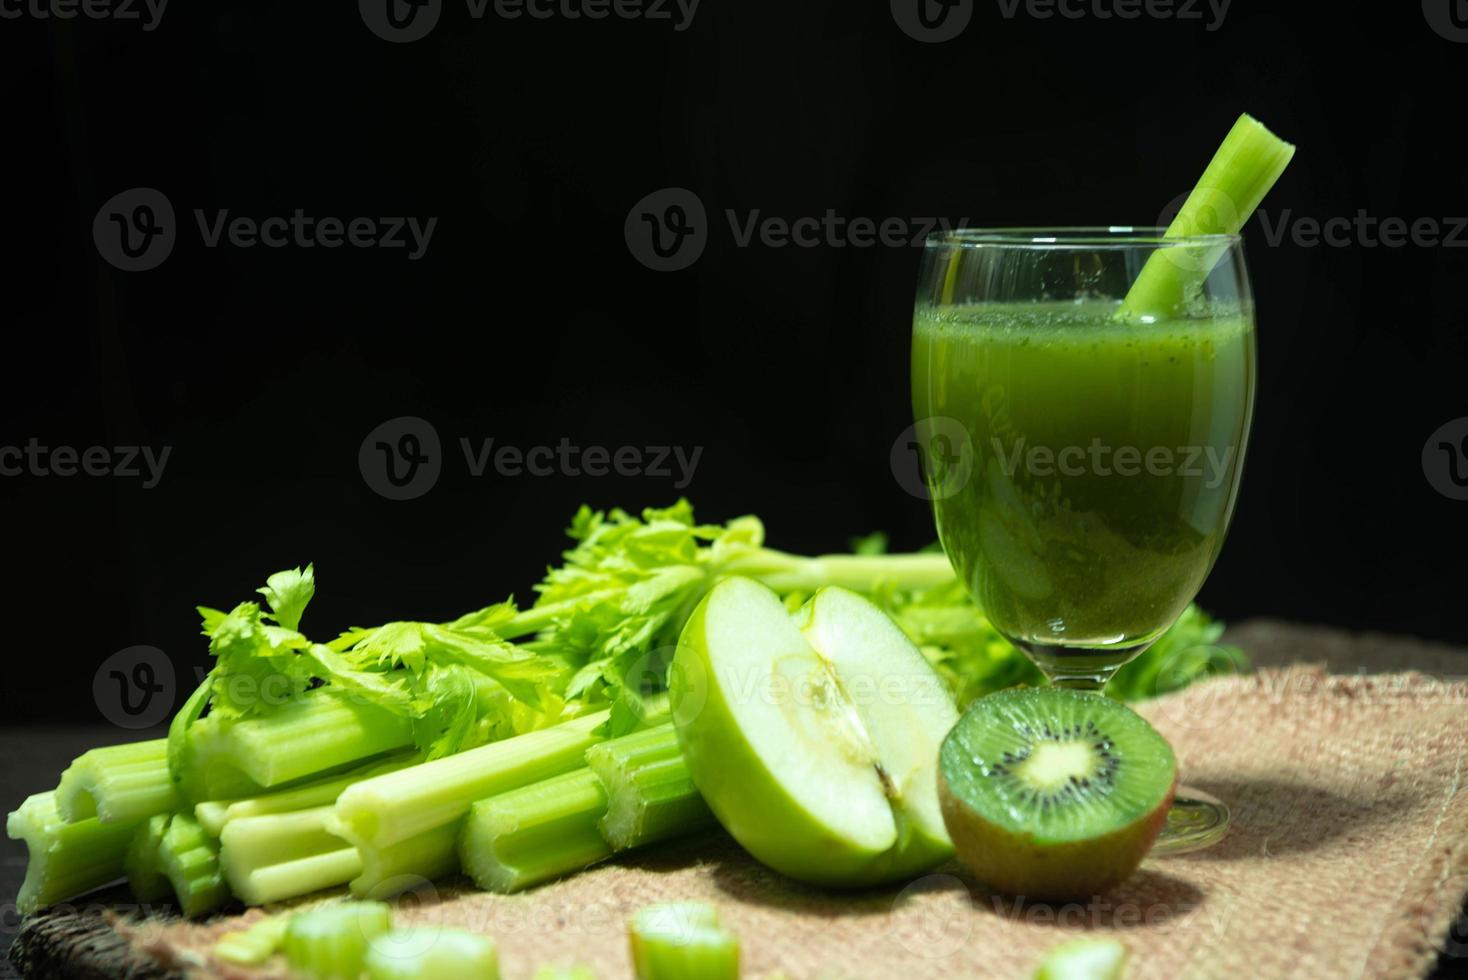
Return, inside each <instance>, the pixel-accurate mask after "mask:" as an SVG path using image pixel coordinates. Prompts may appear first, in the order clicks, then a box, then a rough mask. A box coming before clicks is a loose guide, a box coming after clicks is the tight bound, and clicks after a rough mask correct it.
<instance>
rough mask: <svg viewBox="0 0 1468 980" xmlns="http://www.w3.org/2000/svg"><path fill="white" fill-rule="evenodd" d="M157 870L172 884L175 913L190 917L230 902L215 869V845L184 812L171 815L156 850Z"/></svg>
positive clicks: (227, 892) (217, 860) (216, 852)
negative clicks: (175, 903)
mask: <svg viewBox="0 0 1468 980" xmlns="http://www.w3.org/2000/svg"><path fill="white" fill-rule="evenodd" d="M158 868H159V870H161V871H162V872H163V874H164V875H165V876H166V877H167V878H168V880H169V882H170V883H171V884H172V885H173V894H174V897H175V898H177V899H178V905H179V910H180V911H181V912H183V914H184V915H186V916H188V917H190V918H192V917H194V916H196V915H203V914H204V913H205V912H212V911H213V910H214V909H217V908H218V907H219V906H221V905H224V904H225V903H226V902H228V901H229V899H230V893H229V888H228V887H226V885H225V883H224V874H223V872H221V871H220V869H219V842H218V841H216V840H215V839H214V838H212V837H210V836H209V835H208V834H206V833H204V828H202V827H200V826H199V822H198V821H197V820H195V819H194V818H193V816H191V815H190V814H187V813H175V814H174V815H173V816H172V817H171V818H170V819H169V821H168V827H167V829H166V830H164V831H163V838H162V841H161V842H160V844H159V847H158Z"/></svg>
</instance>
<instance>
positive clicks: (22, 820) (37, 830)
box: [5, 791, 141, 915]
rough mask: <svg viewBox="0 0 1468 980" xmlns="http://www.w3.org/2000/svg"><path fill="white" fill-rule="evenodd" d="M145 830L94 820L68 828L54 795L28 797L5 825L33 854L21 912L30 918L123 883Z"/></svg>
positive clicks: (21, 895) (22, 890)
mask: <svg viewBox="0 0 1468 980" xmlns="http://www.w3.org/2000/svg"><path fill="white" fill-rule="evenodd" d="M140 825H141V821H138V822H134V823H110V824H104V823H102V822H101V821H100V820H98V819H97V818H95V817H89V818H88V819H86V820H78V821H76V822H75V823H67V822H66V821H65V820H63V819H61V812H60V811H59V810H58V809H57V806H56V793H55V792H54V791H53V792H48V793H36V794H35V795H33V796H28V797H26V799H25V802H23V803H21V805H20V806H19V808H17V809H16V810H15V811H13V812H12V813H11V814H10V815H9V816H8V817H7V818H6V820H5V833H6V836H8V837H10V838H11V839H12V840H22V841H25V845H26V850H27V851H28V853H29V859H28V861H27V863H26V872H25V881H24V882H23V883H22V884H21V886H20V893H19V895H17V896H16V899H15V904H16V909H17V910H18V911H19V912H20V913H21V914H22V915H29V914H30V913H32V912H35V911H37V910H39V909H43V908H46V907H47V906H48V905H54V904H56V903H57V902H60V901H64V900H66V899H69V898H74V897H76V896H77V895H81V894H83V893H85V892H89V891H91V890H93V889H94V888H100V887H101V886H102V885H105V884H107V883H108V882H111V881H115V880H117V879H118V878H121V877H122V874H123V860H124V858H125V856H126V854H127V849H128V845H129V844H130V843H131V842H132V838H133V834H134V833H135V832H136V831H137V829H138V827H139V826H140Z"/></svg>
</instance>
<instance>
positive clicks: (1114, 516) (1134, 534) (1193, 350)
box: [912, 227, 1255, 853]
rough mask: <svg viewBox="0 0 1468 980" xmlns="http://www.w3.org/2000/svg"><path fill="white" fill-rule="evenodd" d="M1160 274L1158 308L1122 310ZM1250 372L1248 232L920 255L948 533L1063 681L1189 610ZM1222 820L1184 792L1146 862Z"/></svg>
mask: <svg viewBox="0 0 1468 980" xmlns="http://www.w3.org/2000/svg"><path fill="white" fill-rule="evenodd" d="M1149 263H1150V264H1151V265H1152V266H1153V268H1152V269H1150V270H1149V273H1148V276H1147V277H1146V279H1147V285H1148V287H1149V288H1148V289H1147V290H1143V289H1139V290H1137V291H1136V293H1137V294H1142V293H1143V292H1146V294H1147V295H1145V296H1142V297H1141V298H1140V299H1139V295H1137V294H1134V295H1131V296H1130V297H1129V294H1132V293H1133V290H1132V287H1133V284H1134V283H1136V282H1137V279H1138V277H1139V276H1140V275H1141V274H1142V270H1143V269H1144V268H1147V267H1148V265H1149ZM1159 282H1161V283H1162V284H1163V286H1164V288H1163V289H1161V290H1158V289H1156V288H1155V284H1157V283H1159ZM1254 378H1255V341H1254V304H1253V298H1252V295H1251V293H1250V289H1249V280H1248V274H1247V271H1246V269H1245V266H1244V255H1243V246H1242V243H1241V242H1240V240H1239V237H1238V236H1237V235H1198V236H1192V237H1189V236H1176V237H1171V238H1169V237H1165V235H1164V231H1163V229H1158V228H1130V227H1110V228H1062V229H996V230H983V229H964V230H959V231H950V232H944V233H941V234H937V235H934V236H932V237H930V238H929V239H928V241H927V242H926V245H925V247H924V250H923V258H922V269H921V273H920V278H919V285H918V294H917V303H916V308H915V311H914V314H913V335H912V388H913V409H914V414H915V416H916V419H917V426H916V433H917V440H918V446H919V450H920V452H921V453H922V454H923V460H924V475H925V479H926V482H927V487H928V492H929V495H930V497H931V498H932V503H933V514H934V517H935V519H936V522H937V526H938V536H939V538H940V540H941V541H942V543H943V548H944V550H945V551H946V552H947V554H948V558H949V560H950V561H951V562H952V563H953V567H954V569H955V571H956V572H957V573H958V575H959V576H960V577H961V578H962V579H963V581H964V583H965V584H966V586H967V587H968V589H969V591H970V593H971V594H972V595H973V597H974V599H975V600H976V601H977V602H978V604H979V605H980V607H981V608H982V609H983V610H984V613H985V615H986V616H988V618H989V620H990V621H991V622H992V623H993V625H994V627H995V628H996V629H997V630H998V631H999V632H1000V633H1002V634H1003V635H1004V636H1005V637H1007V638H1008V639H1009V640H1010V641H1011V642H1012V643H1014V644H1015V646H1017V647H1018V648H1019V649H1021V650H1023V651H1024V652H1025V653H1026V654H1027V655H1028V656H1029V657H1030V658H1031V659H1032V660H1033V661H1034V662H1035V663H1036V664H1037V665H1038V666H1039V667H1040V669H1041V670H1042V671H1044V673H1045V674H1046V676H1048V677H1049V679H1050V681H1051V683H1054V684H1058V685H1064V686H1068V687H1078V688H1088V689H1092V690H1101V689H1102V688H1103V687H1105V685H1106V682H1107V681H1108V680H1109V679H1110V678H1111V675H1112V674H1114V673H1115V672H1116V670H1117V669H1118V668H1120V667H1121V666H1122V665H1123V664H1125V663H1126V662H1127V661H1128V660H1130V659H1132V658H1133V657H1135V656H1136V655H1137V654H1139V653H1141V652H1142V651H1143V650H1145V649H1146V648H1147V647H1148V645H1150V644H1151V643H1152V642H1153V641H1155V640H1156V639H1157V638H1158V637H1159V636H1161V635H1162V633H1163V632H1165V631H1166V630H1167V628H1168V627H1169V626H1171V625H1172V624H1173V622H1174V621H1175V620H1176V619H1177V618H1178V616H1179V615H1180V614H1181V613H1182V612H1183V610H1184V609H1186V608H1187V606H1188V604H1189V603H1190V602H1192V600H1193V598H1194V597H1195V596H1196V595H1197V593H1198V590H1199V588H1200V587H1201V586H1202V584H1203V581H1204V579H1206V578H1207V576H1208V572H1209V570H1210V569H1211V568H1212V567H1213V562H1214V560H1215V559H1216V558H1217V557H1218V552H1219V549H1220V548H1221V547H1222V545H1223V538H1224V534H1225V533H1226V531H1227V530H1228V524H1229V519H1230V517H1231V516H1232V514H1233V508H1234V501H1235V499H1236V498H1237V495H1238V489H1239V480H1240V478H1241V476H1242V473H1243V464H1244V450H1245V447H1246V443H1247V441H1248V434H1249V423H1250V418H1251V416H1252V413H1253V405H1254ZM1227 824H1228V811H1227V808H1226V807H1224V806H1223V804H1222V803H1220V802H1219V801H1217V800H1215V799H1213V798H1211V797H1208V796H1207V795H1206V794H1202V793H1197V792H1193V791H1186V790H1180V791H1179V792H1178V794H1177V799H1176V801H1175V803H1174V805H1173V811H1172V813H1170V814H1169V819H1168V824H1167V826H1166V828H1165V829H1164V831H1163V833H1162V835H1161V837H1159V839H1158V843H1157V845H1156V846H1155V848H1154V853H1179V852H1182V851H1187V850H1196V849H1198V848H1200V847H1206V846H1208V845H1209V844H1211V843H1214V842H1215V841H1217V840H1219V839H1220V838H1222V836H1223V834H1224V832H1225V831H1226V829H1227Z"/></svg>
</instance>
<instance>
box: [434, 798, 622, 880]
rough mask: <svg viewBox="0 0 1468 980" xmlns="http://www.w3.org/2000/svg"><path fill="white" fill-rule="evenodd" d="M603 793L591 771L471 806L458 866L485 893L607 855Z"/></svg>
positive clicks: (578, 866)
mask: <svg viewBox="0 0 1468 980" xmlns="http://www.w3.org/2000/svg"><path fill="white" fill-rule="evenodd" d="M606 809H607V794H606V790H605V789H604V788H603V787H602V782H601V780H600V779H598V778H597V776H596V774H595V773H593V772H592V771H591V770H590V769H577V770H575V771H574V772H568V773H565V774H564V775H560V776H553V777H551V778H550V779H544V780H541V781H540V782H538V783H531V784H530V785H529V786H522V787H521V788H519V789H512V790H510V791H509V792H507V793H500V794H498V795H496V796H491V797H489V798H488V799H485V800H480V801H479V802H478V803H475V804H474V806H473V808H472V809H471V810H470V811H469V817H468V819H466V820H465V821H464V827H463V830H462V831H461V832H460V837H459V862H460V864H461V865H462V866H463V869H464V872H465V873H466V874H468V875H469V876H470V877H471V878H473V879H474V883H475V884H477V885H478V886H479V887H480V888H483V889H484V890H485V891H491V892H515V891H519V890H520V889H522V888H528V887H529V886H531V885H536V884H539V883H541V882H543V881H549V880H550V879H552V878H556V877H559V876H561V875H564V874H569V873H571V872H574V871H580V870H581V869H582V868H585V867H587V866H589V865H592V864H595V863H596V862H598V861H602V860H605V859H606V858H608V857H611V854H612V849H611V847H610V846H608V844H607V842H606V841H605V840H603V839H602V835H601V832H600V831H598V830H597V821H598V820H599V819H600V818H601V816H602V815H603V814H604V813H605V812H606Z"/></svg>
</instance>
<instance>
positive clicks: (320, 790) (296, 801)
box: [194, 752, 423, 837]
mask: <svg viewBox="0 0 1468 980" xmlns="http://www.w3.org/2000/svg"><path fill="white" fill-rule="evenodd" d="M422 758H423V757H422V756H421V755H419V754H418V753H416V752H410V753H405V754H401V755H395V756H390V757H388V758H387V759H384V760H381V761H374V762H370V763H368V764H367V765H364V766H359V767H358V768H356V769H353V770H351V771H350V772H347V773H344V774H342V775H340V776H328V777H325V778H323V779H318V780H314V781H312V782H309V783H306V784H304V785H302V786H298V787H296V788H294V789H286V790H279V791H277V792H274V793H266V794H264V795H262V796H252V797H248V798H246V799H243V800H210V801H208V802H205V803H200V804H199V805H198V806H196V807H194V816H195V817H196V818H197V819H198V821H199V823H200V824H201V825H202V826H203V827H204V829H205V830H207V831H208V832H209V833H211V834H213V835H214V836H215V837H218V836H219V835H220V834H221V833H222V832H223V830H224V828H225V826H226V825H227V824H229V823H230V822H231V821H234V820H241V819H244V818H246V817H260V816H267V815H269V814H274V813H291V812H294V811H296V810H305V809H309V808H312V807H319V806H325V805H327V804H330V803H335V802H336V798H337V797H338V796H341V794H342V791H343V790H345V789H346V788H347V787H348V786H350V785H352V784H353V783H356V782H361V781H362V780H364V779H370V778H372V777H373V776H381V775H384V774H386V773H389V772H396V771H397V770H399V769H405V768H407V767H408V766H410V765H413V764H414V763H416V762H418V761H420V760H421V759H422Z"/></svg>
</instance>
